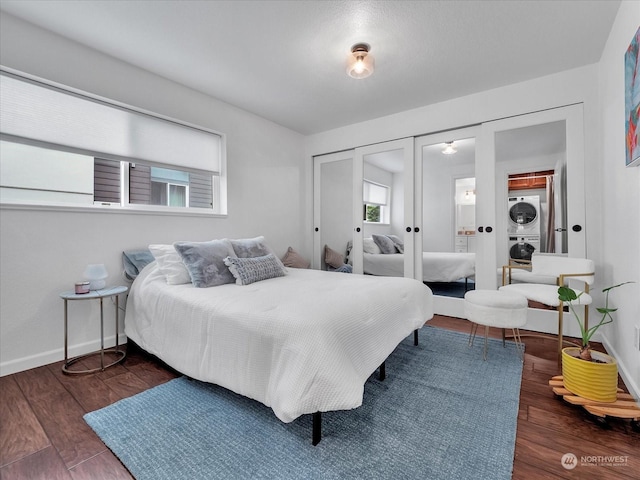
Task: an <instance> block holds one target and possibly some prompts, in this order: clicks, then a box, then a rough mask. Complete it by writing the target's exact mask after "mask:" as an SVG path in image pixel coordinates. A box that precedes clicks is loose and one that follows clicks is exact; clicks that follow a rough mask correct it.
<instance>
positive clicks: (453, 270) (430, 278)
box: [364, 252, 476, 282]
mask: <svg viewBox="0 0 640 480" xmlns="http://www.w3.org/2000/svg"><path fill="white" fill-rule="evenodd" d="M475 270H476V254H475V253H457V252H456V253H454V252H422V281H424V282H455V281H456V280H460V279H461V278H468V277H472V276H474V275H475ZM364 273H367V274H369V275H378V276H390V277H402V276H403V275H404V255H403V254H402V253H392V254H374V253H365V254H364Z"/></svg>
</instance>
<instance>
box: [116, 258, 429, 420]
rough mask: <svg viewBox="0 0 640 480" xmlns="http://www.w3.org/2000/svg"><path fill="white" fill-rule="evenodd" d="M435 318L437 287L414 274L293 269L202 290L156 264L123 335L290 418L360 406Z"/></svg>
mask: <svg viewBox="0 0 640 480" xmlns="http://www.w3.org/2000/svg"><path fill="white" fill-rule="evenodd" d="M432 316H433V299H432V294H431V291H430V290H429V289H428V287H426V286H424V285H423V284H422V283H420V282H418V281H416V280H412V279H406V278H377V277H376V278H374V277H370V276H365V275H351V274H345V273H335V272H324V271H318V270H299V269H289V271H288V274H287V275H285V276H284V277H278V278H272V279H269V280H264V281H261V282H256V283H254V284H251V285H247V286H239V285H236V284H227V285H221V286H217V287H212V288H195V287H194V286H193V285H192V284H187V285H168V284H167V283H166V281H165V278H164V276H163V275H161V274H160V272H159V270H158V267H157V265H156V263H155V262H153V263H151V264H150V265H148V266H147V267H146V268H145V269H144V270H143V271H142V272H141V273H140V274H139V276H138V278H136V280H135V281H134V282H133V284H132V286H131V290H130V293H129V297H128V301H127V310H126V315H125V333H126V334H127V336H128V337H129V338H130V339H131V340H133V341H134V342H135V343H137V344H138V345H139V346H140V347H142V348H143V349H145V350H146V351H148V352H149V353H151V354H153V355H156V356H157V357H159V358H160V359H162V360H163V361H164V362H166V363H167V364H168V365H170V366H171V367H173V368H175V369H176V370H178V371H179V372H181V373H183V374H185V375H188V376H190V377H192V378H195V379H198V380H202V381H206V382H211V383H215V384H217V385H220V386H222V387H225V388H228V389H230V390H232V391H234V392H236V393H238V394H240V395H244V396H246V397H249V398H252V399H255V400H257V401H259V402H262V403H263V404H265V405H267V406H269V407H271V408H272V409H273V411H274V413H275V415H276V416H277V417H278V418H279V419H280V420H282V421H283V422H290V421H292V420H294V419H295V418H297V417H298V416H300V415H303V414H307V413H314V412H324V411H331V410H347V409H353V408H356V407H358V406H360V405H361V404H362V397H363V393H364V383H365V381H366V380H367V378H368V377H369V376H370V375H371V374H372V373H373V372H374V371H375V370H376V368H377V367H378V366H379V365H380V364H381V363H382V362H383V361H384V360H385V359H386V358H387V356H389V354H391V353H392V352H393V350H394V349H395V347H396V346H397V345H398V343H400V342H401V341H402V340H403V339H404V338H405V337H406V336H408V335H409V334H410V333H411V332H412V331H413V330H415V329H418V328H420V327H422V325H424V323H425V321H426V320H428V319H430V318H431V317H432Z"/></svg>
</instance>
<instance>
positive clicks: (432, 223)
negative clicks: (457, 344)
mask: <svg viewBox="0 0 640 480" xmlns="http://www.w3.org/2000/svg"><path fill="white" fill-rule="evenodd" d="M478 133H479V128H473V127H472V128H464V129H459V130H451V131H448V132H442V133H437V134H433V135H426V136H422V137H417V138H416V139H415V192H416V195H415V215H416V218H417V221H418V224H419V232H418V233H417V234H416V238H415V240H416V245H415V257H414V258H415V269H414V270H415V278H417V279H420V280H422V281H424V282H425V283H427V285H429V286H430V288H431V289H432V291H433V292H434V308H435V311H436V313H439V314H443V315H451V316H463V301H462V298H463V297H464V293H465V291H466V290H467V289H471V288H473V286H474V280H475V275H474V271H475V268H474V266H475V264H476V258H477V256H478V254H477V253H476V252H478V243H477V238H478V233H477V222H476V203H477V201H476V199H477V198H479V193H478V189H479V185H477V181H476V158H477V156H476V148H477V142H478V140H477V138H476V137H477V135H478ZM458 274H459V275H460V276H459V277H457V275H458ZM452 276H456V278H452Z"/></svg>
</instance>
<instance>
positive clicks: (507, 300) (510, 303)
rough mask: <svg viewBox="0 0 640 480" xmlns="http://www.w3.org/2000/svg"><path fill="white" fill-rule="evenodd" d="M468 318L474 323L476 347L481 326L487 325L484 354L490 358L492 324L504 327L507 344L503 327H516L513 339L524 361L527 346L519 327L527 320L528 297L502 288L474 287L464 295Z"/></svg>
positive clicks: (470, 336) (473, 335)
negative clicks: (488, 342)
mask: <svg viewBox="0 0 640 480" xmlns="http://www.w3.org/2000/svg"><path fill="white" fill-rule="evenodd" d="M464 314H465V318H466V319H467V320H469V321H470V322H471V333H470V334H469V346H473V340H474V338H475V337H476V331H477V330H478V325H484V354H483V356H482V358H483V359H484V360H486V359H487V337H488V336H489V327H497V328H501V329H502V346H503V347H504V346H505V341H504V340H505V339H504V329H505V328H511V329H512V330H513V338H514V340H515V342H516V347H517V348H518V351H519V352H520V357H521V359H522V360H523V361H524V346H523V345H522V340H520V330H519V328H520V327H524V325H525V324H526V323H527V299H526V298H525V297H523V296H522V295H518V294H517V293H510V292H501V291H499V290H471V291H469V292H467V293H465V295H464Z"/></svg>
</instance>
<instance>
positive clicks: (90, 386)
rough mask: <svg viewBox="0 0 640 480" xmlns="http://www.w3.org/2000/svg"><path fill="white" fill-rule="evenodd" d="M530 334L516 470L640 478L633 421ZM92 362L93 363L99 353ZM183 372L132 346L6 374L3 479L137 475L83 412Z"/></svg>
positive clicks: (520, 475) (463, 326) (454, 322)
mask: <svg viewBox="0 0 640 480" xmlns="http://www.w3.org/2000/svg"><path fill="white" fill-rule="evenodd" d="M428 323H429V324H431V325H435V326H438V327H443V328H449V329H452V330H457V331H462V332H465V333H466V332H468V331H469V324H468V322H467V321H466V320H461V319H456V318H451V317H443V316H436V317H435V318H434V319H433V320H431V321H429V322H428ZM491 335H492V336H495V337H498V336H499V335H500V331H498V330H493V329H492V330H491ZM524 340H525V343H526V355H525V362H524V371H523V377H522V386H521V392H520V411H519V414H518V430H517V438H516V449H515V459H514V470H513V478H514V479H527V480H529V479H545V478H549V479H562V478H567V479H572V478H592V479H625V480H629V479H637V478H640V434H638V433H636V432H633V431H632V429H631V427H630V424H629V423H628V422H624V421H615V420H614V421H611V422H610V429H609V430H606V429H603V428H602V427H600V426H599V425H597V424H596V423H595V422H594V421H593V420H592V419H591V418H590V417H589V416H588V415H587V414H586V413H585V412H584V410H582V409H581V408H579V407H573V406H571V405H568V404H566V403H564V402H563V401H562V400H559V399H557V398H556V397H555V396H554V395H553V393H552V392H551V390H550V388H549V387H548V384H547V382H548V380H549V378H550V377H551V376H553V375H557V374H559V373H560V371H559V367H558V364H557V361H556V358H555V353H554V352H555V346H556V344H555V341H554V340H553V337H551V338H550V339H540V338H533V337H529V338H525V339H524ZM423 341H427V340H426V339H424V337H423ZM489 355H491V352H490V351H489ZM84 362H85V363H84V366H85V367H88V366H91V365H90V362H91V359H89V360H86V361H84ZM78 367H80V365H79V366H78ZM176 376H178V374H177V373H176V372H174V371H172V370H171V369H169V368H168V367H166V366H165V365H163V364H162V363H161V362H160V361H158V360H157V359H155V358H153V357H151V356H150V355H148V354H146V353H145V352H143V351H141V350H140V349H138V348H137V347H135V346H130V347H129V352H128V356H127V359H126V361H125V362H124V364H121V365H117V366H115V367H112V368H110V369H108V370H106V371H104V372H100V373H96V374H92V375H85V376H67V375H64V374H62V372H61V363H55V364H51V365H47V366H44V367H40V368H36V369H33V370H28V371H26V372H21V373H17V374H14V375H9V376H5V377H2V378H0V421H1V425H0V478H1V479H2V480H13V479H28V480H35V479H46V480H52V479H74V480H80V479H91V480H95V479H103V478H104V479H107V478H108V479H130V478H132V477H131V475H130V474H129V472H128V471H127V470H126V468H124V467H123V466H122V464H121V463H120V462H119V460H118V459H117V458H116V457H115V456H114V455H113V454H112V453H111V452H110V451H109V450H108V449H107V448H106V447H105V446H104V444H103V443H102V442H101V441H100V439H99V438H98V437H97V436H96V435H95V434H94V433H93V431H92V430H91V429H90V428H89V427H88V425H87V424H86V423H85V422H84V420H83V418H82V417H83V415H84V414H85V413H87V412H90V411H93V410H96V409H98V408H101V407H104V406H106V405H109V404H111V403H113V402H116V401H117V400H119V399H122V398H125V397H128V396H131V395H134V394H136V393H138V392H142V391H144V390H146V389H148V388H151V387H153V386H156V385H159V384H161V383H164V382H166V381H168V380H170V379H172V378H175V377H176ZM425 408H428V406H425ZM565 453H573V454H575V455H576V456H577V458H578V462H580V461H581V458H582V457H588V459H587V460H588V461H587V463H588V465H587V464H585V465H579V466H578V467H577V468H575V469H574V470H566V469H565V468H563V467H562V466H561V463H560V459H561V457H562V455H564V454H565ZM605 456H618V457H623V458H624V457H626V459H625V461H624V462H623V465H619V466H613V465H611V466H609V465H605V464H604V463H605V462H604V461H603V459H598V458H597V457H605Z"/></svg>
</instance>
